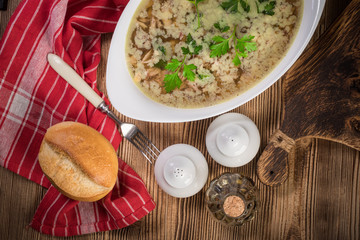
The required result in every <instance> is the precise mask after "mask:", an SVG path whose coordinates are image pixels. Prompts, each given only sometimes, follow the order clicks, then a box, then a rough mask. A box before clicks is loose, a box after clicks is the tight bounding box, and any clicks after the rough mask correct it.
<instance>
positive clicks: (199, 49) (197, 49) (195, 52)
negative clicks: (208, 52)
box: [193, 45, 203, 55]
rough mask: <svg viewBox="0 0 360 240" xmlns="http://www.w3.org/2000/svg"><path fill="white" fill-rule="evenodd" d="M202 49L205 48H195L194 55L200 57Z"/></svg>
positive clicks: (200, 46)
mask: <svg viewBox="0 0 360 240" xmlns="http://www.w3.org/2000/svg"><path fill="white" fill-rule="evenodd" d="M202 49H203V46H202V45H199V46H195V48H194V52H193V54H194V55H198V54H199V52H200V51H201V50H202Z"/></svg>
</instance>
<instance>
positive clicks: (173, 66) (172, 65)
mask: <svg viewBox="0 0 360 240" xmlns="http://www.w3.org/2000/svg"><path fill="white" fill-rule="evenodd" d="M181 65H182V62H180V61H179V60H177V59H175V58H173V59H171V61H170V62H169V63H168V64H167V65H166V66H165V69H167V70H169V71H172V72H175V71H177V70H178V69H179V68H180V67H181Z"/></svg>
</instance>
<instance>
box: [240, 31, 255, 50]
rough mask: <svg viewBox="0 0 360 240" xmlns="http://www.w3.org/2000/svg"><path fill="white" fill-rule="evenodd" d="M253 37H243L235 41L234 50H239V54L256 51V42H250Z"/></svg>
mask: <svg viewBox="0 0 360 240" xmlns="http://www.w3.org/2000/svg"><path fill="white" fill-rule="evenodd" d="M254 38H255V37H254V36H251V35H244V36H243V37H242V38H240V39H238V40H237V43H236V47H235V48H236V49H237V50H239V51H240V52H245V51H248V52H253V51H256V49H257V46H256V42H252V40H253V39H254Z"/></svg>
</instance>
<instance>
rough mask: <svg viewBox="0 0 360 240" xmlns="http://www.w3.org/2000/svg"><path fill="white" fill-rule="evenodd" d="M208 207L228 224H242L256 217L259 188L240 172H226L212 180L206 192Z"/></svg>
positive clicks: (216, 217)
mask: <svg viewBox="0 0 360 240" xmlns="http://www.w3.org/2000/svg"><path fill="white" fill-rule="evenodd" d="M205 201H206V205H207V209H208V210H209V211H210V213H211V214H212V215H213V217H214V218H215V219H216V220H218V221H219V222H221V223H222V224H225V225H227V226H241V225H243V224H244V223H246V222H249V221H251V220H252V219H253V218H254V214H255V212H256V211H257V207H258V204H259V202H258V189H257V188H256V186H255V184H254V181H253V180H252V179H250V178H248V177H246V176H244V175H242V174H239V173H224V174H222V175H220V176H219V177H218V178H216V179H214V180H213V181H211V183H210V186H209V188H208V189H207V190H206V193H205Z"/></svg>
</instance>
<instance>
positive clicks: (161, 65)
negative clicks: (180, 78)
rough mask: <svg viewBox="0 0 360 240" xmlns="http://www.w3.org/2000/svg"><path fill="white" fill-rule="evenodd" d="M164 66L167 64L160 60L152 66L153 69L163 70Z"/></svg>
mask: <svg viewBox="0 0 360 240" xmlns="http://www.w3.org/2000/svg"><path fill="white" fill-rule="evenodd" d="M166 64H167V62H166V61H165V60H162V59H160V60H159V61H158V62H157V63H155V64H154V67H157V68H160V69H162V70H164V69H165V66H166Z"/></svg>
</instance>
